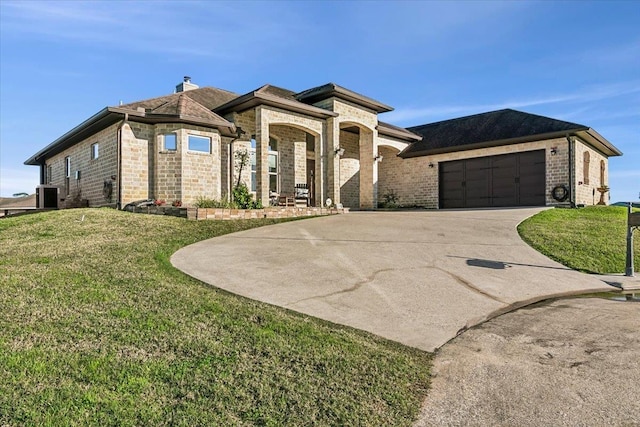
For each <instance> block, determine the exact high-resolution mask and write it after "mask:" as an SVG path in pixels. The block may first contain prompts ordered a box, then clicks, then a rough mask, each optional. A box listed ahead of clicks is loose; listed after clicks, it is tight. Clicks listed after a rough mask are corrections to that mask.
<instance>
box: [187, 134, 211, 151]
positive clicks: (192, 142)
mask: <svg viewBox="0 0 640 427" xmlns="http://www.w3.org/2000/svg"><path fill="white" fill-rule="evenodd" d="M188 144H189V145H188V147H189V151H198V152H200V153H207V154H211V138H208V137H205V136H198V135H189V140H188Z"/></svg>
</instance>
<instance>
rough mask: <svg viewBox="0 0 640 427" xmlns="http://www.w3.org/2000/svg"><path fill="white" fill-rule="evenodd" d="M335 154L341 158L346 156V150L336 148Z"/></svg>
mask: <svg viewBox="0 0 640 427" xmlns="http://www.w3.org/2000/svg"><path fill="white" fill-rule="evenodd" d="M334 154H335V155H336V156H340V157H342V156H344V148H340V147H338V148H336V151H334Z"/></svg>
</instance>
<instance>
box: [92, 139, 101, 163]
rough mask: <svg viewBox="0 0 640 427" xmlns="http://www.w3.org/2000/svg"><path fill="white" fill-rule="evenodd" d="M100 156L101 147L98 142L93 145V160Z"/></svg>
mask: <svg viewBox="0 0 640 427" xmlns="http://www.w3.org/2000/svg"><path fill="white" fill-rule="evenodd" d="M99 155H100V146H99V145H98V143H97V142H96V143H95V144H91V160H95V159H97V158H98V156H99Z"/></svg>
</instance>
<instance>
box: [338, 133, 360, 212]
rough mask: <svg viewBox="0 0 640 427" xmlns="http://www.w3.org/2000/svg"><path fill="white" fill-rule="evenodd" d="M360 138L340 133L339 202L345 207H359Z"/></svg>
mask: <svg viewBox="0 0 640 427" xmlns="http://www.w3.org/2000/svg"><path fill="white" fill-rule="evenodd" d="M359 144H360V136H359V135H358V134H355V133H352V132H346V131H343V130H341V131H340V148H344V154H343V155H342V157H341V158H340V202H341V203H342V204H343V205H344V206H347V207H352V208H358V207H359V206H360V147H359Z"/></svg>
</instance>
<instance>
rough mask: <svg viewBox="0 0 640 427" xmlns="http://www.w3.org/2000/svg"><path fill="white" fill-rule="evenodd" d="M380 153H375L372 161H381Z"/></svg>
mask: <svg viewBox="0 0 640 427" xmlns="http://www.w3.org/2000/svg"><path fill="white" fill-rule="evenodd" d="M382 158H383V157H382V154H380V153H378V154H376V155H375V157H374V158H373V160H374V161H376V162H381V161H382Z"/></svg>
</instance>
